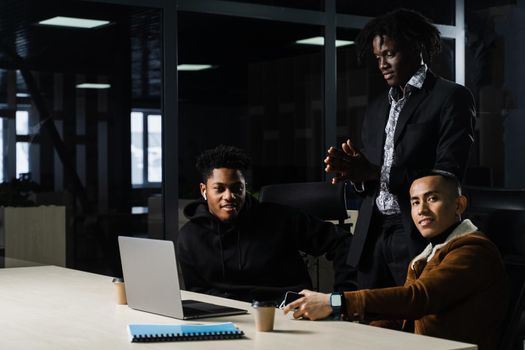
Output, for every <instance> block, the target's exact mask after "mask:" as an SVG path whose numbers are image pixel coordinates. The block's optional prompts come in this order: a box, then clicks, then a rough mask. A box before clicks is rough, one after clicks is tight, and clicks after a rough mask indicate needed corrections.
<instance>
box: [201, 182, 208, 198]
mask: <svg viewBox="0 0 525 350" xmlns="http://www.w3.org/2000/svg"><path fill="white" fill-rule="evenodd" d="M200 188H201V195H202V198H204V200H205V201H206V200H208V198H207V197H206V185H205V184H203V183H201V184H200Z"/></svg>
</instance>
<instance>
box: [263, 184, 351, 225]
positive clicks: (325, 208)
mask: <svg viewBox="0 0 525 350" xmlns="http://www.w3.org/2000/svg"><path fill="white" fill-rule="evenodd" d="M259 200H260V201H261V202H271V203H279V204H284V205H288V206H290V207H294V208H298V209H301V210H302V211H304V212H306V213H308V214H310V215H314V216H317V217H318V218H320V219H321V220H339V221H343V220H345V219H346V218H348V214H347V211H346V188H345V184H344V183H338V184H336V185H332V184H331V183H329V182H296V183H287V184H275V185H266V186H263V187H262V188H261V192H260V194H259Z"/></svg>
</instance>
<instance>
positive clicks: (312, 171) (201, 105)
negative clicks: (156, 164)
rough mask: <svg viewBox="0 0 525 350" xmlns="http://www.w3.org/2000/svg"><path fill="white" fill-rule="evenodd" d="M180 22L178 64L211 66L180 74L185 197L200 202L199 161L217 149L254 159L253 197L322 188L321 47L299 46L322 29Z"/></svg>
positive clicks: (193, 19) (220, 19) (186, 17)
mask: <svg viewBox="0 0 525 350" xmlns="http://www.w3.org/2000/svg"><path fill="white" fill-rule="evenodd" d="M302 3H305V2H304V1H303V2H302ZM283 6H285V5H283ZM178 23H179V29H180V33H179V57H180V62H181V63H193V64H197V63H208V64H211V65H213V68H212V69H207V70H203V71H197V72H187V71H184V72H181V71H179V75H178V77H179V110H180V114H179V128H180V130H181V132H180V133H179V144H180V154H179V169H180V173H179V179H180V185H179V193H180V198H181V199H182V198H184V199H192V198H197V197H198V195H199V192H198V189H199V182H200V176H199V174H197V171H196V169H195V159H196V156H197V155H198V154H200V153H201V152H202V151H204V150H206V149H210V148H213V147H216V146H217V145H219V144H225V145H233V146H237V147H241V148H243V149H245V150H246V151H247V152H248V153H249V154H250V155H251V156H252V158H253V176H252V177H251V178H250V179H248V182H249V189H250V191H252V192H257V191H258V190H259V188H260V187H261V186H263V185H266V184H270V183H286V182H302V181H304V182H307V181H321V180H322V179H323V169H322V155H323V154H322V152H323V148H324V147H323V140H324V127H323V97H322V95H323V94H322V86H323V77H324V76H323V58H324V56H323V54H322V52H323V46H317V45H300V44H297V43H296V41H297V40H301V39H305V38H313V37H323V36H324V32H323V30H322V27H320V26H316V25H305V24H296V23H284V22H278V21H270V20H258V19H249V18H239V17H229V16H222V15H207V14H196V13H189V12H181V13H180V16H179V22H178ZM239 28H242V30H239ZM196 29H198V30H196ZM260 33H264V39H262V37H261V36H260ZM224 38H228V40H224ZM253 38H261V39H260V40H257V41H254V40H253ZM171 161H172V160H170V162H171ZM179 203H181V204H180V205H181V206H183V201H182V200H181V201H180V202H179Z"/></svg>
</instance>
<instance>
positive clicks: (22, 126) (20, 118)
mask: <svg viewBox="0 0 525 350" xmlns="http://www.w3.org/2000/svg"><path fill="white" fill-rule="evenodd" d="M16 134H17V135H28V134H29V113H28V112H27V111H16Z"/></svg>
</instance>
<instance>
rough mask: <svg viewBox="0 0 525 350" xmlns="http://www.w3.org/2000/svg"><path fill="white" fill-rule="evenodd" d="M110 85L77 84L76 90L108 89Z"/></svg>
mask: <svg viewBox="0 0 525 350" xmlns="http://www.w3.org/2000/svg"><path fill="white" fill-rule="evenodd" d="M110 87H111V85H110V84H100V83H82V84H77V89H109V88H110Z"/></svg>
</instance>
